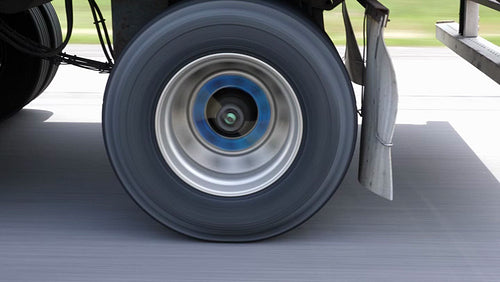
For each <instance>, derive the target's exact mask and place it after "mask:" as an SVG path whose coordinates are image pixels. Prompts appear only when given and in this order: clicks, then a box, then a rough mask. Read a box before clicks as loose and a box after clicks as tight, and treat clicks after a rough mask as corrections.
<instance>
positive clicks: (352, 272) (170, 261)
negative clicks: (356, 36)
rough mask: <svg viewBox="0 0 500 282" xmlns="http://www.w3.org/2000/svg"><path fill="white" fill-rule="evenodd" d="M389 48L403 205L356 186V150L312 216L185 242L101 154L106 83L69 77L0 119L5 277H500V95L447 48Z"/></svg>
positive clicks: (1, 273)
mask: <svg viewBox="0 0 500 282" xmlns="http://www.w3.org/2000/svg"><path fill="white" fill-rule="evenodd" d="M71 49H73V51H75V52H76V53H77V54H80V55H87V56H98V55H97V54H98V52H97V51H96V48H95V47H94V46H71ZM390 51H391V54H392V55H393V59H394V63H395V66H396V69H397V72H398V78H399V88H400V94H401V103H400V114H399V119H398V125H397V129H396V136H395V147H394V149H393V160H394V177H395V193H394V201H392V202H389V201H386V200H384V199H381V198H379V197H377V196H375V195H374V194H371V193H370V192H368V191H367V190H364V189H363V188H362V187H360V185H359V184H358V183H357V181H356V173H357V167H356V161H357V153H356V156H355V160H354V161H353V164H352V167H351V169H350V170H349V172H348V175H347V177H346V179H345V181H344V182H343V184H342V186H341V187H340V189H339V191H338V192H337V194H336V195H335V196H334V197H333V198H332V200H331V201H330V202H329V203H328V204H327V205H326V206H325V207H324V208H323V209H322V210H321V211H320V212H319V213H318V214H317V215H316V216H314V217H313V218H312V219H311V220H309V221H308V222H307V223H305V224H304V225H302V226H300V227H299V228H297V229H295V230H293V231H291V232H289V233H287V234H285V235H282V236H280V237H277V238H274V239H271V240H267V241H262V242H258V243H251V244H220V243H219V244H218V243H207V242H200V241H196V240H193V239H189V238H187V237H184V236H182V235H179V234H177V233H175V232H173V231H171V230H169V229H167V228H164V227H162V226H160V225H159V224H158V223H156V222H155V221H154V220H152V219H151V218H149V217H148V216H147V215H146V214H145V213H144V212H142V211H141V210H140V209H139V208H138V207H137V206H136V205H135V204H134V203H133V201H132V200H131V199H130V198H129V197H128V196H127V194H126V193H125V192H124V190H123V189H122V187H121V186H120V184H119V182H118V180H117V178H116V177H115V175H114V174H113V171H112V169H111V167H110V165H109V162H108V160H107V157H106V153H105V150H104V146H103V140H102V135H101V125H100V106H101V101H102V100H101V99H102V94H103V91H104V86H105V83H106V79H107V76H106V75H103V74H97V73H93V72H90V71H86V70H79V69H76V68H74V67H71V66H63V67H61V69H60V72H59V74H58V76H57V77H56V80H55V81H54V83H53V84H52V85H51V86H50V88H49V89H47V91H46V93H44V94H43V95H42V96H41V97H40V98H39V99H37V100H35V101H34V102H33V103H32V104H30V105H29V106H28V107H27V108H26V109H25V110H23V111H21V112H20V113H19V114H18V115H16V116H15V117H13V118H11V119H9V120H7V121H4V122H3V123H0V281H67V282H70V281H499V280H500V183H499V179H500V151H499V147H500V146H499V144H500V133H499V131H500V127H499V125H498V123H499V121H500V86H499V85H497V84H495V83H494V82H492V81H491V80H489V79H488V78H486V77H484V76H483V75H482V74H481V73H480V72H478V71H476V70H475V69H474V68H473V67H471V66H469V65H468V63H466V62H464V61H462V60H461V59H460V58H459V57H457V56H456V55H454V54H453V53H451V52H450V51H448V50H447V49H444V48H391V50H390Z"/></svg>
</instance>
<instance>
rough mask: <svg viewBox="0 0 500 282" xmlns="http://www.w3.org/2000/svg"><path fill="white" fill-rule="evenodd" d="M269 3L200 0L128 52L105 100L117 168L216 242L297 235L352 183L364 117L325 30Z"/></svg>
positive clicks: (164, 211)
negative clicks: (349, 174)
mask: <svg viewBox="0 0 500 282" xmlns="http://www.w3.org/2000/svg"><path fill="white" fill-rule="evenodd" d="M270 2H271V1H268V2H266V1H236V0H216V1H196V2H188V3H184V4H181V5H179V6H176V7H174V8H172V9H171V10H168V11H166V12H165V13H163V14H162V15H160V16H159V17H158V18H156V19H155V20H154V21H153V22H152V23H150V24H149V25H148V26H147V27H146V28H145V29H143V30H142V32H140V34H139V35H138V36H136V37H135V39H134V40H133V41H132V42H131V43H130V44H129V45H128V47H127V48H126V50H125V51H124V53H123V54H122V56H121V58H120V59H119V61H118V63H117V65H116V66H115V68H114V70H113V72H112V74H111V76H110V78H109V81H108V84H107V87H106V92H105V98H104V104H103V131H104V137H105V144H106V148H107V152H108V155H109V158H110V160H111V163H112V166H113V168H114V170H115V172H116V174H117V176H118V178H119V179H120V181H121V182H122V184H123V186H124V187H125V189H126V190H127V191H128V193H129V194H130V195H131V197H132V198H133V199H134V200H135V201H136V202H137V204H138V205H139V206H140V207H141V208H143V209H144V210H145V211H146V212H147V213H148V214H150V215H151V216H152V217H153V218H155V219H156V220H157V221H159V222H161V223H162V224H164V225H166V226H168V227H170V228H172V229H174V230H176V231H178V232H181V233H183V234H186V235H189V236H192V237H195V238H198V239H203V240H210V241H226V242H241V241H255V240H261V239H265V238H269V237H272V236H275V235H278V234H281V233H283V232H285V231H288V230H290V229H292V228H294V227H296V226H297V225H299V224H301V223H302V222H304V221H305V220H307V219H308V218H309V217H311V216H312V215H313V214H314V213H315V212H316V211H317V210H318V209H320V207H322V206H323V205H324V204H325V203H326V202H327V200H328V199H329V198H330V196H331V195H332V194H333V193H334V191H335V190H336V189H337V187H338V186H339V184H340V182H341V181H342V179H343V177H344V174H345V172H346V170H347V168H348V166H349V163H350V161H351V157H352V153H353V150H354V146H355V140H356V132H357V121H356V110H355V100H354V95H353V90H352V86H351V83H350V80H349V78H348V76H347V73H346V71H345V68H344V65H343V63H342V61H341V59H340V57H339V55H338V53H337V52H336V50H335V48H334V46H333V44H332V43H331V41H330V40H329V39H328V38H327V36H326V35H325V33H324V32H323V31H321V30H319V29H318V28H317V27H316V26H315V25H314V24H313V23H312V22H310V21H309V20H308V19H307V18H305V17H303V16H302V15H301V14H300V13H298V12H296V11H295V10H292V9H290V8H288V7H286V6H283V5H281V4H278V3H270Z"/></svg>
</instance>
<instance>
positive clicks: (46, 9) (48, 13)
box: [35, 3, 63, 98]
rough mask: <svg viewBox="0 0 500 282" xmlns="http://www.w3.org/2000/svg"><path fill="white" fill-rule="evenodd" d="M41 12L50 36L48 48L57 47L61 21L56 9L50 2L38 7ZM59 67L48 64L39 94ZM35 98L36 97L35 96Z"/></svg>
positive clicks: (59, 40)
mask: <svg viewBox="0 0 500 282" xmlns="http://www.w3.org/2000/svg"><path fill="white" fill-rule="evenodd" d="M39 9H40V11H41V12H42V15H43V18H44V20H45V23H46V24H47V28H48V31H49V36H50V46H49V47H50V48H57V47H59V46H60V45H61V44H62V40H63V38H62V29H61V22H60V21H59V18H58V17H57V13H56V10H55V9H54V6H52V4H51V3H46V4H43V5H42V6H40V7H39ZM58 69H59V64H55V63H51V64H50V65H49V70H48V73H47V77H46V78H45V81H44V83H43V87H42V90H41V91H40V93H39V94H41V93H42V92H43V91H45V89H47V87H48V86H49V85H50V83H51V82H52V80H53V79H54V77H55V76H56V73H57V70H58ZM35 98H36V97H35Z"/></svg>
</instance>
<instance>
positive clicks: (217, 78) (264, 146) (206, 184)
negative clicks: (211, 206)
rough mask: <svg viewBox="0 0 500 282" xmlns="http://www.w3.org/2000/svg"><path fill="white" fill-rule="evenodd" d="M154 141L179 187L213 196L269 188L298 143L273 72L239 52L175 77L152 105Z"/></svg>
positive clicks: (288, 97) (286, 93) (291, 102)
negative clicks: (177, 178)
mask: <svg viewBox="0 0 500 282" xmlns="http://www.w3.org/2000/svg"><path fill="white" fill-rule="evenodd" d="M155 126H156V137H157V141H158V145H159V148H160V151H161V153H162V155H163V157H164V158H165V160H166V162H167V163H168V165H169V167H170V168H171V169H172V170H173V171H174V172H175V173H176V174H177V176H179V177H180V178H181V179H182V180H183V181H184V182H186V183H187V184H189V185H190V186H191V187H194V188H196V189H198V190H200V191H203V192H206V193H209V194H213V195H217V196H227V197H235V196H243V195H248V194H251V193H255V192H257V191H260V190H262V189H265V188H266V187H269V185H271V184H272V183H273V182H274V181H276V180H277V179H279V177H281V176H282V175H283V174H284V173H285V171H286V170H287V169H288V168H289V166H290V165H291V164H292V162H293V160H294V158H295V156H296V154H297V151H298V148H299V146H300V142H301V139H302V114H301V110H300V105H299V103H298V101H297V98H296V96H295V93H294V92H293V89H292V88H291V86H290V85H289V84H288V82H287V81H286V79H285V78H284V77H283V76H281V75H280V74H279V73H278V72H277V71H276V70H275V69H274V68H272V67H271V66H269V65H268V64H266V63H264V62H263V61H261V60H258V59H256V58H254V57H250V56H247V55H242V54H235V53H221V54H215V55H209V56H205V57H202V58H200V59H197V60H195V61H193V62H191V63H190V64H188V65H186V66H185V67H184V68H182V69H181V70H180V71H179V72H177V74H175V75H174V76H173V77H172V79H171V80H170V82H169V83H168V84H167V86H166V87H165V89H164V91H163V93H162V95H161V97H160V100H159V102H158V106H157V112H156V125H155Z"/></svg>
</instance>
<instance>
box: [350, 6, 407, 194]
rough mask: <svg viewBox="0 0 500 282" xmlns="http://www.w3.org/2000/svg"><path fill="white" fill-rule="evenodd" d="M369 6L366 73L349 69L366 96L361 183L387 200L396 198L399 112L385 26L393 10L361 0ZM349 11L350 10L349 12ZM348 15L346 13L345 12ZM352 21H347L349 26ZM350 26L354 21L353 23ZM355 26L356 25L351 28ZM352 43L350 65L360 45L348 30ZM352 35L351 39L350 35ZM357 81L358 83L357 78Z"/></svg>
mask: <svg viewBox="0 0 500 282" xmlns="http://www.w3.org/2000/svg"><path fill="white" fill-rule="evenodd" d="M358 1H359V2H360V3H361V4H362V5H363V6H365V8H366V31H367V54H366V69H365V70H364V74H360V73H359V69H361V68H359V67H358V68H356V70H357V71H356V72H354V73H351V72H353V69H352V68H351V69H349V68H348V71H349V72H350V75H351V77H352V78H356V77H359V76H360V75H362V76H363V85H364V95H363V101H362V105H361V107H362V112H361V114H362V117H363V122H362V125H361V145H360V158H359V175H358V179H359V182H360V183H361V184H362V185H363V186H365V187H366V188H368V189H369V190H371V191H372V192H374V193H375V194H377V195H379V196H382V197H384V198H386V199H389V200H392V198H393V182H392V161H391V147H392V137H393V134H394V127H395V123H396V113H397V107H398V92H397V84H396V75H395V72H394V67H393V65H392V61H391V58H390V57H389V53H388V51H387V47H386V45H385V42H384V29H385V26H386V24H387V20H388V14H389V10H388V9H387V8H385V7H384V6H383V5H381V4H380V3H379V2H377V1H372V0H366V1H365V0H358ZM345 14H347V11H345ZM344 18H346V16H345V15H344ZM347 19H348V16H347ZM347 26H348V24H346V29H347ZM349 26H350V23H349ZM351 29H352V28H351ZM346 34H347V36H348V39H347V42H348V45H349V44H350V45H351V46H347V48H346V50H348V51H347V52H349V53H350V54H351V55H350V56H348V54H346V65H347V64H352V63H348V62H349V60H354V61H357V60H358V59H357V57H358V56H356V55H355V56H352V54H353V53H354V54H355V53H356V52H353V51H355V50H356V49H357V48H358V46H357V44H356V45H355V46H353V43H352V42H354V43H355V42H356V40H355V38H352V37H354V33H353V32H346ZM349 37H351V38H349ZM353 81H354V82H356V81H355V80H354V79H353Z"/></svg>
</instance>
